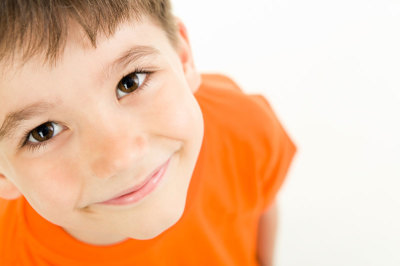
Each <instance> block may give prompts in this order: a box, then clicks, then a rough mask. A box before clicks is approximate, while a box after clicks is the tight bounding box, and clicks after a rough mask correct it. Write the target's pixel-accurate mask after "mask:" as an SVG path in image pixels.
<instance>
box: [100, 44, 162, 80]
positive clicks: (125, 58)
mask: <svg viewBox="0 0 400 266" xmlns="http://www.w3.org/2000/svg"><path fill="white" fill-rule="evenodd" d="M156 55H160V51H159V50H158V49H156V48H154V47H151V46H146V45H135V46H133V47H131V48H130V49H128V50H126V51H125V52H122V53H121V55H120V56H118V57H117V59H116V60H114V61H113V62H112V63H111V64H109V65H107V66H106V67H105V68H104V69H103V71H102V73H103V75H102V76H103V77H104V79H107V78H108V77H109V76H110V74H111V73H113V72H115V71H116V70H117V68H118V69H120V68H126V67H127V66H128V65H129V64H130V63H132V62H137V61H139V60H141V59H144V58H145V57H151V56H156Z"/></svg>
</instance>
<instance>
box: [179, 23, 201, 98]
mask: <svg viewBox="0 0 400 266" xmlns="http://www.w3.org/2000/svg"><path fill="white" fill-rule="evenodd" d="M175 19H176V23H177V27H178V47H177V50H178V54H179V58H180V61H181V63H182V66H183V71H184V73H185V77H186V80H187V82H188V84H189V87H190V89H191V90H192V92H193V93H194V92H195V91H196V90H197V89H198V88H199V86H200V83H201V75H200V73H199V72H198V71H197V69H196V67H195V65H194V60H193V54H192V49H191V47H190V42H189V37H188V33H187V30H186V27H185V25H184V24H183V22H182V21H181V20H180V19H179V18H175Z"/></svg>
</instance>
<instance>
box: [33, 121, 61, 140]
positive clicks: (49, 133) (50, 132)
mask: <svg viewBox="0 0 400 266" xmlns="http://www.w3.org/2000/svg"><path fill="white" fill-rule="evenodd" d="M61 130H62V127H61V126H60V125H58V124H57V123H54V122H47V123H44V124H42V125H40V126H38V127H37V128H35V129H33V130H32V131H31V132H30V133H29V135H28V139H27V142H30V143H40V142H44V141H47V140H49V139H51V138H52V137H54V136H56V135H57V134H59V133H60V132H61Z"/></svg>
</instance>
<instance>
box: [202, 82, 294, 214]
mask: <svg viewBox="0 0 400 266" xmlns="http://www.w3.org/2000/svg"><path fill="white" fill-rule="evenodd" d="M195 96H196V99H197V100H198V102H199V105H200V107H201V109H202V111H203V117H204V124H205V138H206V137H208V139H209V143H212V146H213V148H212V151H213V157H214V158H215V161H219V162H222V165H223V166H224V168H225V170H224V171H225V172H227V173H229V177H230V178H229V179H228V180H229V182H231V183H233V184H234V186H235V189H236V190H237V191H241V192H240V194H241V195H245V196H244V197H245V198H246V202H247V203H245V204H247V206H255V204H257V205H258V204H259V203H260V202H262V207H263V208H265V207H266V206H267V205H268V204H269V203H270V202H271V201H272V199H273V198H274V196H275V195H276V193H277V191H278V189H279V187H280V186H281V184H282V182H283V179H284V176H285V173H286V170H287V169H288V167H289V164H290V161H291V158H292V157H293V155H294V153H295V151H296V146H295V145H294V143H293V142H292V140H291V138H290V137H289V135H288V134H287V132H286V130H285V128H284V127H283V125H282V123H281V122H280V119H279V118H278V116H277V114H276V113H275V111H274V110H273V108H272V106H271V104H270V103H269V102H268V100H267V99H266V98H265V97H264V96H262V95H258V94H246V93H244V92H243V91H242V90H241V89H240V88H239V86H238V85H237V84H236V83H235V82H234V81H233V80H231V79H229V78H228V77H225V76H222V75H203V83H202V86H201V87H200V88H199V90H198V91H197V92H196V95H195ZM210 146H211V145H210ZM227 182H228V181H227Z"/></svg>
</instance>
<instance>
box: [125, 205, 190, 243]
mask: <svg viewBox="0 0 400 266" xmlns="http://www.w3.org/2000/svg"><path fill="white" fill-rule="evenodd" d="M184 206H185V204H183V208H176V209H175V210H174V212H173V213H171V212H169V213H168V215H164V217H159V218H158V219H157V220H156V223H154V222H149V223H148V224H147V225H146V226H143V227H142V228H141V230H140V231H139V232H136V233H135V234H132V235H131V236H130V238H133V239H137V240H150V239H153V238H155V237H157V236H159V235H161V234H162V233H163V232H165V231H166V230H167V229H169V228H171V227H172V226H174V225H175V224H176V223H177V222H178V221H179V220H180V219H181V217H182V215H183V211H184Z"/></svg>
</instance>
